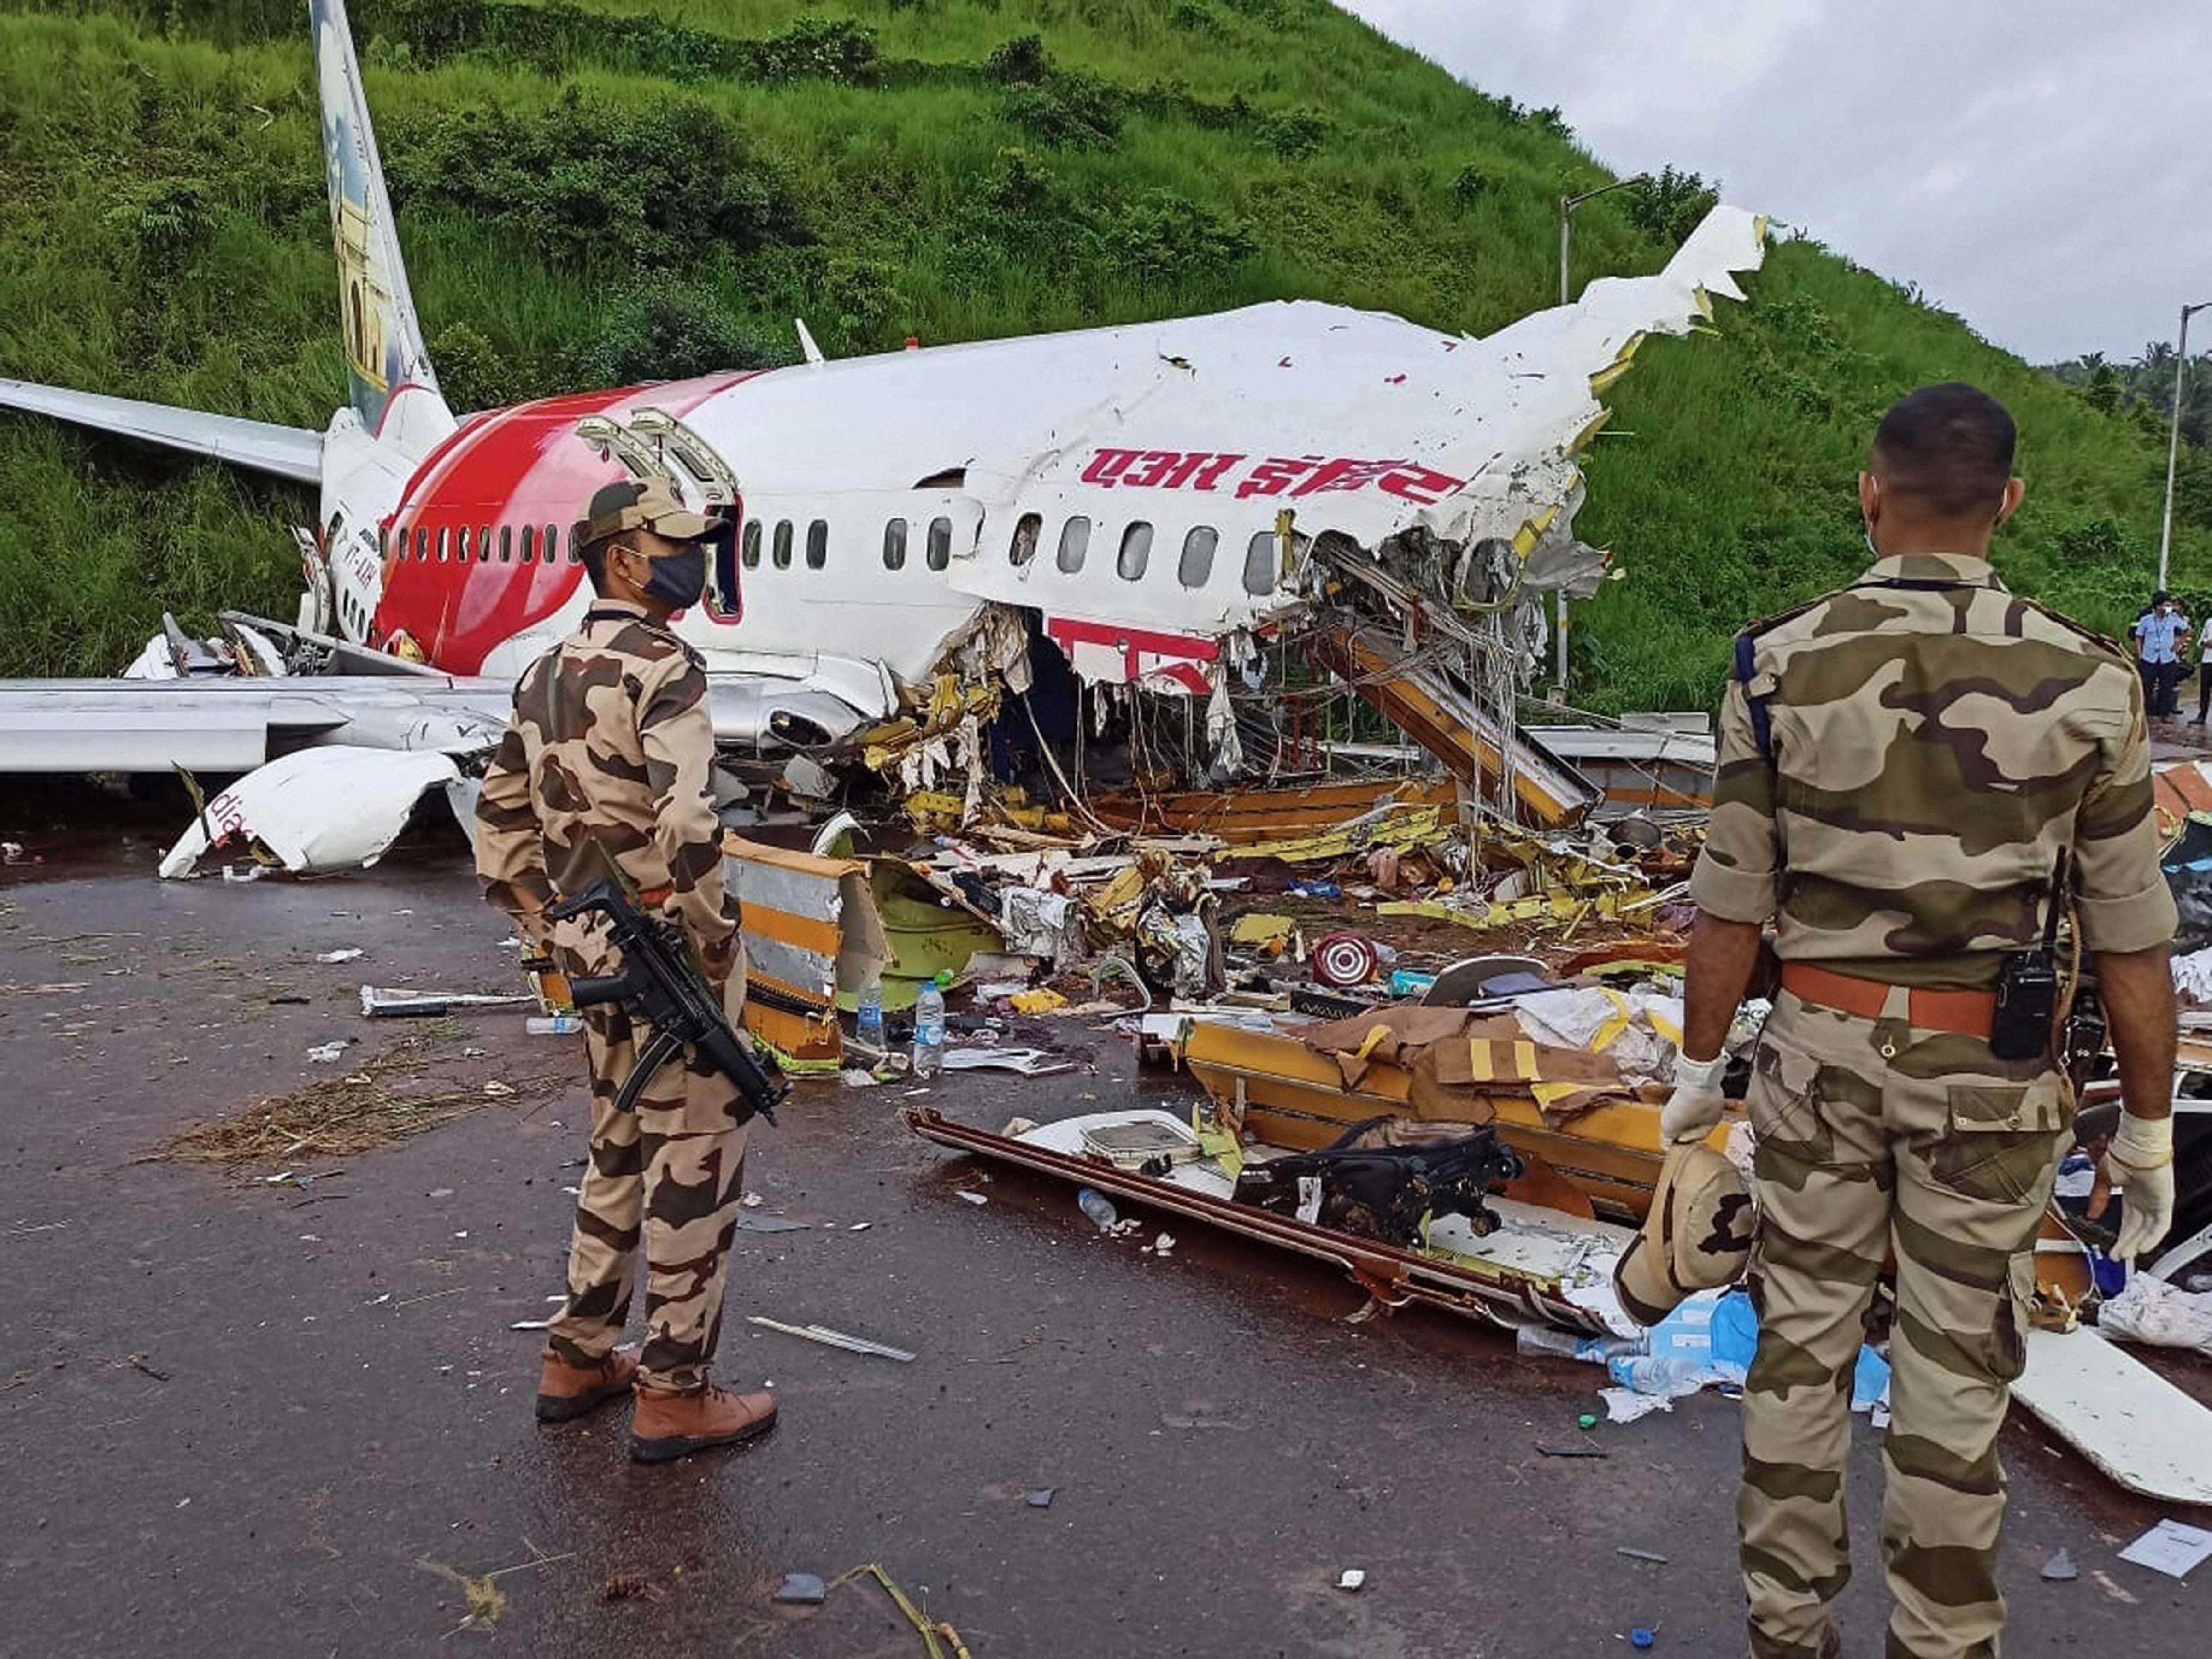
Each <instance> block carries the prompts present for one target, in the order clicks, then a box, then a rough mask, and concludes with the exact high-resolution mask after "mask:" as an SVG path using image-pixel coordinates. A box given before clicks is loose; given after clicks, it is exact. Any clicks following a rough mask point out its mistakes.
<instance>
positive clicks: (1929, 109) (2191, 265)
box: [1349, 0, 2212, 362]
mask: <svg viewBox="0 0 2212 1659" xmlns="http://www.w3.org/2000/svg"><path fill="white" fill-rule="evenodd" d="M1349 4H1350V9H1352V10H1353V11H1355V12H1357V13H1358V14H1359V15H1362V16H1364V17H1365V18H1366V19H1367V20H1368V21H1370V22H1372V23H1374V24H1375V25H1376V27H1378V28H1380V29H1382V30H1383V32H1384V33H1387V34H1389V35H1390V36H1391V37H1392V38H1393V39H1395V40H1401V41H1404V42H1405V43H1406V44H1407V45H1409V46H1414V47H1415V48H1416V49H1418V50H1419V51H1420V52H1424V53H1425V54H1426V55H1427V56H1429V57H1431V58H1434V59H1436V60H1437V62H1438V63H1440V64H1443V65H1444V66H1445V67H1446V68H1447V69H1449V70H1451V71H1453V72H1454V73H1455V74H1456V75H1458V76H1460V77H1461V78H1462V79H1463V80H1467V81H1469V82H1473V83H1474V84H1475V85H1477V86H1480V87H1481V88H1483V89H1484V90H1486V91H1488V92H1493V93H1500V94H1505V95H1507V96H1510V97H1513V98H1516V99H1518V100H1521V101H1522V103H1524V104H1531V105H1539V106H1541V105H1547V104H1556V105H1557V106H1559V108H1560V109H1561V110H1562V111H1563V112H1565V116H1566V118H1567V120H1568V122H1569V124H1570V125H1572V126H1573V127H1574V129H1575V131H1576V132H1577V134H1578V135H1579V136H1580V137H1581V139H1582V140H1583V143H1584V144H1585V145H1587V146H1588V148H1589V149H1590V150H1591V152H1592V153H1593V154H1594V155H1596V156H1597V157H1598V158H1599V159H1600V160H1601V161H1603V162H1604V163H1605V164H1606V165H1607V166H1608V167H1613V168H1616V169H1618V170H1619V171H1620V172H1622V173H1633V172H1638V171H1642V170H1644V169H1646V168H1656V167H1660V166H1662V165H1664V164H1667V163H1670V162H1671V163H1673V164H1674V165H1675V166H1677V167H1689V168H1691V169H1692V170H1694V171H1696V172H1699V173H1704V174H1705V175H1706V176H1707V177H1709V178H1711V177H1717V178H1719V179H1722V180H1723V182H1724V184H1725V185H1726V187H1727V194H1728V197H1729V199H1730V200H1731V201H1734V202H1736V203H1739V204H1741V205H1743V206H1746V207H1750V208H1754V209H1757V210H1760V211H1762V212H1765V213H1768V214H1770V215H1771V216H1773V217H1775V218H1777V219H1778V220H1781V221H1784V222H1788V223H1790V224H1792V225H1797V226H1802V228H1804V229H1806V230H1807V231H1808V232H1809V233H1810V234H1813V235H1814V236H1817V237H1819V238H1820V240H1822V241H1824V242H1826V243H1827V244H1828V245H1829V246H1832V247H1833V248H1835V249H1836V250H1837V251H1838V252H1843V253H1845V254H1848V255H1850V257H1851V258H1855V259H1857V260H1858V261H1859V262H1860V263H1861V264H1865V265H1868V266H1870V267H1872V268H1873V269H1875V270H1879V271H1881V272H1882V273H1883V274H1884V275H1885V276H1892V277H1894V278H1896V279H1897V280H1899V281H1900V282H1910V283H1917V284H1918V285H1919V287H1920V289H1921V290H1922V291H1923V293H1924V294H1926V295H1928V297H1929V299H1930V300H1932V301H1935V302H1936V304H1939V305H1942V306H1944V307H1948V308H1949V309H1951V310H1954V311H1956V312H1958V313H1960V315H1961V316H1963V317H1965V318H1966V320H1967V321H1968V322H1969V323H1970V324H1971V325H1973V327H1974V328H1975V329H1976V330H1977V331H1979V332H1980V333H1982V334H1983V335H1984V336H1986V337H1988V338H1990V339H1991V340H1994V341H1995V342H1996V343H1998V344H2000V345H2002V346H2005V347H2007V348H2008V349H2012V350H2015V351H2017V352H2019V353H2021V355H2022V356H2026V357H2027V358H2029V359H2031V360H2033V361H2036V362H2044V361H2048V360H2050V359H2052V358H2057V357H2066V356H2074V355H2075V354H2077V353H2079V352H2082V351H2087V350H2103V351H2106V352H2109V353H2112V354H2114V355H2118V356H2128V355H2132V354H2133V353H2134V352H2135V351H2136V350H2137V349H2140V348H2141V347H2142V344H2143V343H2144V342H2145V341H2147V340H2150V339H2159V338H2168V339H2170V338H2171V337H2172V333H2173V329H2174V324H2175V320H2176V319H2175V313H2176V312H2177V311H2178V310H2179V307H2180V305H2181V303H2182V302H2183V301H2185V300H2187V301H2196V300H2206V299H2212V199H2208V192H2207V190H2206V187H2205V179H2206V172H2207V168H2206V162H2205V155H2204V152H2205V150H2206V149H2207V147H2208V144H2212V77H2208V76H2207V75H2206V72H2205V69H2206V65H2207V64H2212V7H2206V6H2204V5H2202V4H2200V3H2193V0H2137V3H2134V4H2131V5H2129V6H2126V7H2096V8H2091V7H2077V6H2060V5H2057V4H2052V3H2042V0H2027V3H2022V0H2012V3H2000V0H1918V3H1899V0H1858V3H1826V0H1701V3H1696V4H1692V3H1690V0H1631V3H1629V4H1626V5H1623V4H1621V3H1620V0H1607V3H1603V4H1600V3H1593V0H1548V3H1545V4H1541V5H1534V6H1532V5H1530V4H1528V0H1349Z"/></svg>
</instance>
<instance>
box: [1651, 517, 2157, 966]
mask: <svg viewBox="0 0 2212 1659" xmlns="http://www.w3.org/2000/svg"><path fill="white" fill-rule="evenodd" d="M1752 637H1753V662H1752V668H1753V673H1752V676H1751V681H1750V684H1749V685H1748V687H1747V686H1745V685H1744V684H1740V683H1738V682H1737V681H1736V680H1735V679H1734V678H1731V680H1730V682H1729V691H1728V699H1727V702H1726V703H1725V704H1724V705H1723V708H1722V712H1721V726H1720V743H1719V750H1718V755H1717V760H1718V766H1717V771H1716V775H1715V779H1714V786H1713V814H1712V823H1711V829H1710V831H1709V833H1708V836H1707V838H1706V842H1705V853H1704V855H1703V856H1702V857H1701V858H1700V859H1699V860H1698V867H1697V870H1696V872H1695V874H1694V875H1693V877H1692V881H1691V887H1690V890H1691V895H1692V897H1693V898H1695V899H1696V901H1697V902H1698V905H1699V908H1701V909H1703V910H1705V911H1708V912H1710V913H1711V914H1712V915H1717V916H1721V917H1723V918H1726V919H1727V920H1729V921H1744V922H1764V921H1766V920H1767V919H1768V918H1769V917H1773V918H1775V921H1776V941H1775V944H1776V950H1777V951H1778V954H1779V955H1780V956H1781V957H1782V958H1783V959H1784V961H1812V962H1818V963H1820V964H1821V965H1822V966H1824V967H1826V968H1831V969H1834V970H1835V971H1837V972H1838V973H1847V974H1853V975H1858V976H1860V977H1862V978H1866V979H1873V980H1880V981H1886V982H1887V983H1890V984H1898V985H1926V986H1938V987H1954V988H1982V987H1987V986H1989V985H1990V984H1992V983H1994V982H1995V981H1996V975H1997V971H1998V967H1999V964H2000V963H2001V961H2002V957H2003V956H2004V955H2005V953H2006V952H2008V951H2017V950H2023V949H2028V948H2032V947H2033V946H2034V945H2036V944H2038V943H2039V942H2040V939H2041V934H2042V928H2043V919H2044V913H2045V902H2046V899H2047V897H2048V895H2049V893H2050V890H2051V874H2052V869H2053V866H2054V865H2055V864H2056V862H2057V857H2058V854H2059V853H2060V851H2061V850H2062V849H2065V848H2070V849H2071V850H2072V854H2073V859H2074V882H2075V903H2076V906H2077V908H2078V913H2079V915H2080V917H2081V939H2082V944H2083V945H2084V946H2085V947H2086V948H2087V949H2088V950H2092V951H2140V950H2147V949H2148V948H2150V947H2151V946H2153V945H2159V944H2161V943H2163V942H2165V941H2166V939H2170V938H2171V937H2172V933H2173V927H2174V920H2175V917H2174V907H2173V900H2172V896H2171V894H2170V893H2169V892H2168V891H2167V890H2166V883H2165V881H2164V879H2163V878H2162V877H2161V876H2160V872H2159V867H2158V850H2159V849H2158V838H2157V829H2156V826H2155V823H2154V819H2153V815H2152V811H2151V786H2150V747H2149V740H2148V736H2147V734H2146V732H2145V730H2144V726H2143V704H2142V682H2141V680H2140V679H2139V678H2138V677H2137V675H2136V671H2135V668H2134V665H2132V664H2131V663H2130V662H2129V661H2128V659H2127V658H2126V656H2125V655H2124V653H2122V652H2121V651H2120V649H2119V647H2117V646H2115V645H2113V644H2112V642H2111V641H2106V640H2102V639H2100V638H2098V637H2097V636H2095V635H2091V634H2088V633H2086V632H2085V631H2083V630H2082V629H2080V628H2077V627H2076V626H2075V625H2074V624H2073V623H2069V622H2067V621H2066V620H2064V619H2063V617H2057V616H2055V615H2054V614H2052V613H2051V612H2050V611H2045V610H2044V609H2043V608H2042V607H2040V606H2039V605H2034V604H2033V603H2031V602H2030V601H2028V600H2026V599H2020V598H2017V597H2015V595H2013V594H2011V593H2009V592H2007V591H2006V590H2005V587H2004V584H2003V583H2002V582H2001V581H1999V580H1997V577H1996V572H1995V571H1993V570H1992V569H1991V568H1990V565H1989V562H1988V561H1986V560H1984V559H1974V558H1966V557H1962V556H1942V557H1938V556H1932V555H1919V556H1905V557H1900V558H1887V559H1882V560H1881V561H1879V562H1876V563H1875V566H1874V567H1873V568H1872V569H1870V570H1869V571H1868V572H1867V573H1866V574H1865V575H1863V576H1862V577H1861V578H1860V579H1859V580H1858V581H1857V582H1856V583H1854V584H1853V585H1852V586H1850V587H1846V588H1844V589H1842V590H1840V591H1839V592H1834V593H1831V594H1829V595H1828V596H1827V597H1826V599H1819V600H1816V601H1815V602H1814V604H1812V605H1808V606H1807V607H1806V608H1805V609H1803V610H1802V611H1796V612H1794V613H1792V614H1790V615H1789V616H1786V617H1782V618H1780V619H1779V620H1778V621H1776V622H1773V623H1769V624H1766V625H1765V626H1763V627H1761V628H1758V629H1753V635H1752ZM1762 696H1763V697H1764V698H1765V706H1766V709H1767V714H1768V720H1769V721H1770V723H1771V726H1770V729H1771V745H1772V750H1773V759H1772V761H1771V763H1770V762H1769V761H1768V760H1767V758H1766V757H1764V756H1762V755H1761V753H1760V752H1759V744H1758V740H1757V737H1756V734H1755V729H1754V726H1753V712H1752V702H1753V699H1755V698H1759V697H1762Z"/></svg>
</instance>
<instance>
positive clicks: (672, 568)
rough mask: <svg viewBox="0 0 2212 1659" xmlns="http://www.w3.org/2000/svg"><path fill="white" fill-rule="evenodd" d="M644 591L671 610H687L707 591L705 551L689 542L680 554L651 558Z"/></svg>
mask: <svg viewBox="0 0 2212 1659" xmlns="http://www.w3.org/2000/svg"><path fill="white" fill-rule="evenodd" d="M645 591H646V592H647V594H648V595H650V596H651V597H652V598H653V599H658V600H659V601H660V602H661V603H662V604H663V605H667V606H668V607H669V608H670V609H671V610H672V611H688V610H690V608H691V607H692V606H693V605H696V604H698V603H699V600H700V599H701V597H702V595H704V594H705V592H707V550H706V549H705V548H704V547H703V546H702V545H701V544H699V543H697V542H693V543H692V544H690V546H688V547H686V548H685V549H684V550H683V551H682V552H681V553H671V554H669V555H668V556H666V557H665V558H659V559H655V560H653V575H652V577H651V578H650V579H649V580H647V582H646V584H645Z"/></svg>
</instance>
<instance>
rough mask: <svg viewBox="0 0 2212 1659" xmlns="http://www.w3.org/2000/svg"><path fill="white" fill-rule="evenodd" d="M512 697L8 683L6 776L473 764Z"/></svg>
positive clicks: (416, 689)
mask: <svg viewBox="0 0 2212 1659" xmlns="http://www.w3.org/2000/svg"><path fill="white" fill-rule="evenodd" d="M512 696H513V694H512V692H511V691H510V690H508V688H507V686H506V685H504V684H501V683H499V682H497V681H491V680H475V681H470V680H459V679H448V678H445V677H443V676H427V675H426V676H422V677H420V678H415V677H401V676H398V675H393V676H389V677H386V676H374V677H372V676H367V675H361V676H354V675H293V676H284V677H266V678H264V677H258V676H255V677H248V678H239V679H216V678H206V679H183V680H0V772H58V773H67V772H167V771H168V770H169V769H171V768H173V767H178V766H183V767H187V768H190V769H191V770H193V771H195V772H250V771H252V769H254V768H255V767H257V766H259V765H261V764H262V763H264V761H267V760H269V759H270V757H273V756H276V755H281V754H283V753H286V752H287V751H289V750H295V749H301V748H306V747H307V746H309V745H311V744H325V743H343V744H353V745H356V746H359V747H363V748H371V749H401V750H434V751H438V752H441V753H445V754H452V755H465V754H469V753H471V752H474V751H476V750H484V749H489V748H490V747H491V746H492V745H493V744H496V743H497V742H498V741H499V737H500V733H501V731H503V730H504V729H505V727H506V724H507V708H508V707H509V704H510V702H511V700H512Z"/></svg>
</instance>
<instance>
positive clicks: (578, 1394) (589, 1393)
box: [538, 1348, 637, 1423]
mask: <svg viewBox="0 0 2212 1659" xmlns="http://www.w3.org/2000/svg"><path fill="white" fill-rule="evenodd" d="M636 1380H637V1354H636V1352H635V1350H633V1349H629V1348H616V1349H614V1350H612V1351H611V1352H609V1353H608V1355H607V1357H606V1358H605V1359H602V1360H601V1361H599V1364H596V1365H572V1364H569V1363H568V1361H567V1360H565V1359H563V1358H561V1356H560V1355H558V1354H556V1353H555V1352H553V1350H552V1349H550V1348H548V1349H546V1350H545V1369H544V1370H542V1371H540V1372H539V1373H538V1421H539V1422H541V1423H566V1422H568V1421H570V1420H572V1419H575V1418H579V1417H581V1416H583V1415H584V1413H586V1412H589V1411H592V1410H596V1409H597V1408H598V1407H600V1406H603V1405H605V1403H606V1402H607V1401H610V1400H612V1399H614V1398H615V1397H616V1396H617V1395H625V1394H628V1393H629V1389H630V1384H631V1383H634V1382H635V1381H636Z"/></svg>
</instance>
